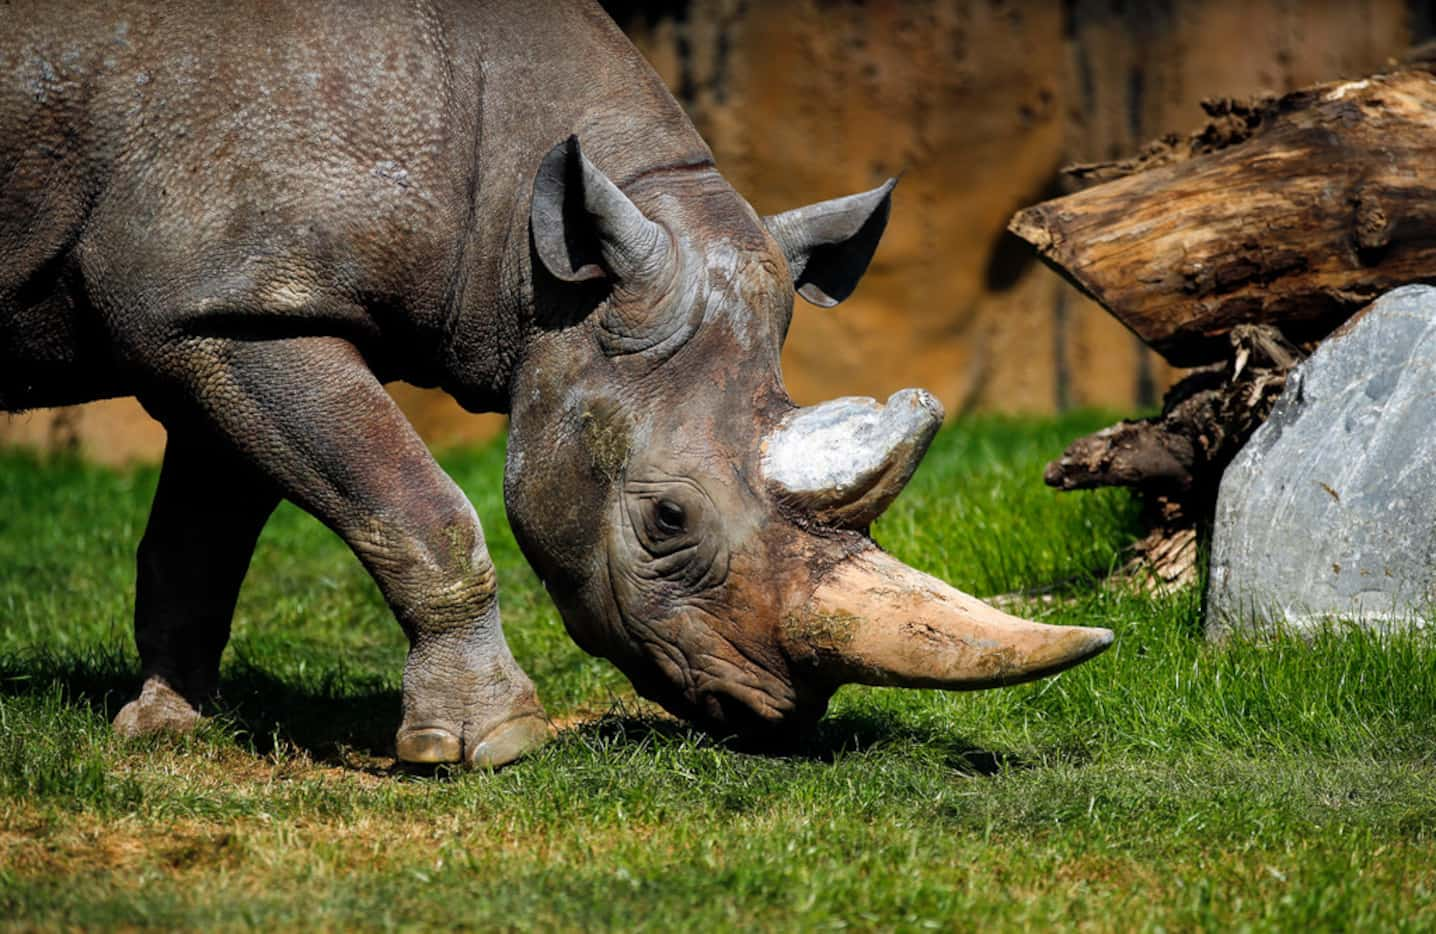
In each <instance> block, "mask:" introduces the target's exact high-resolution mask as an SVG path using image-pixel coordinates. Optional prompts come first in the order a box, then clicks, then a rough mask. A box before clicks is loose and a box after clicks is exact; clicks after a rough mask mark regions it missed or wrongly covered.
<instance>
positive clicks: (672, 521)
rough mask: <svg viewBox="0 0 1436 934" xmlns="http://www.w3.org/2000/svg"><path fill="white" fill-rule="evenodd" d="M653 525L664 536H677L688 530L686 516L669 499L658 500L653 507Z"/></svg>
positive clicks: (681, 509)
mask: <svg viewBox="0 0 1436 934" xmlns="http://www.w3.org/2000/svg"><path fill="white" fill-rule="evenodd" d="M653 524H654V525H655V526H657V529H658V531H659V532H662V533H663V534H664V535H679V534H682V533H683V532H684V531H685V530H686V529H687V528H688V515H687V513H685V512H684V511H683V507H682V506H680V505H678V504H677V503H675V502H674V501H673V500H671V499H660V500H659V501H658V502H657V503H656V504H655V505H654V507H653Z"/></svg>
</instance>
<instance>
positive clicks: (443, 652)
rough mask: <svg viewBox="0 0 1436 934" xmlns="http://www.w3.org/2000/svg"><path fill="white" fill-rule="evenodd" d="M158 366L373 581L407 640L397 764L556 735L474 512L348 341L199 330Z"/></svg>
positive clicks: (175, 398) (479, 754) (512, 753)
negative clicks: (506, 612)
mask: <svg viewBox="0 0 1436 934" xmlns="http://www.w3.org/2000/svg"><path fill="white" fill-rule="evenodd" d="M164 360H165V366H164V370H165V373H164V374H163V378H164V379H165V381H166V382H169V383H171V384H172V387H171V388H172V389H173V390H177V392H176V393H173V394H172V395H171V397H170V400H171V401H172V402H175V404H177V405H179V406H180V407H181V408H183V409H185V410H190V411H193V410H196V409H197V410H198V412H199V413H200V414H201V415H202V416H203V417H204V418H205V419H206V420H207V421H208V422H209V424H210V425H211V426H213V428H215V429H217V431H218V433H219V434H220V435H221V436H222V437H224V438H225V439H227V441H228V443H229V444H230V445H231V446H232V447H233V448H234V450H235V451H236V452H237V453H238V454H239V455H240V456H241V457H242V458H243V459H244V460H245V461H247V462H248V463H250V464H253V465H254V466H255V467H256V468H257V469H258V470H260V471H261V472H262V473H263V474H264V475H265V476H266V477H267V478H268V479H269V480H270V481H271V482H272V483H273V484H274V486H275V487H277V488H278V489H279V491H280V492H281V493H282V494H283V495H284V496H285V497H287V498H289V499H290V500H292V501H294V502H295V503H297V504H298V505H299V506H301V507H302V508H304V509H305V510H307V511H308V512H310V513H312V514H313V515H314V516H316V517H317V518H319V519H320V521H322V522H324V523H325V524H326V525H327V526H329V527H330V528H331V529H333V530H334V531H335V532H337V533H338V534H339V535H340V536H341V537H342V538H343V539H344V540H345V541H346V542H347V543H348V544H349V546H350V548H352V549H353V550H354V552H355V554H356V555H358V557H359V559H360V560H361V561H362V562H363V563H364V566H365V567H366V568H367V569H368V571H369V572H370V574H372V575H373V577H374V579H375V580H376V581H377V582H378V584H379V587H380V590H381V591H382V592H383V594H384V597H385V599H386V601H387V602H388V604H389V606H390V607H391V608H392V609H393V611H394V615H395V616H396V617H397V618H398V620H399V623H400V625H401V626H403V629H404V632H405V634H406V635H407V636H408V638H409V643H410V648H409V657H408V661H407V663H406V664H405V667H404V700H403V720H402V722H401V724H400V727H399V731H398V735H397V738H396V743H395V745H396V751H397V753H398V756H399V758H400V759H403V760H406V761H410V762H468V763H470V764H474V765H485V766H498V765H502V764H504V763H506V762H508V761H511V760H513V759H515V758H517V757H518V756H520V755H522V754H524V753H525V752H527V751H529V750H531V749H533V748H535V747H536V746H538V745H539V744H541V743H542V742H544V741H545V740H546V739H547V738H548V735H549V725H548V720H547V718H546V717H545V715H544V712H543V707H542V706H541V705H540V704H539V701H538V697H537V695H536V693H535V691H534V687H533V683H532V682H531V681H530V680H529V678H528V676H527V675H525V674H524V672H523V671H522V670H521V669H520V668H519V666H518V664H517V663H516V662H515V661H514V659H513V656H512V654H511V653H510V652H509V647H508V644H507V643H506V642H505V641H504V636H503V630H502V629H501V627H500V624H499V606H498V591H497V582H496V578H495V574H494V566H493V562H492V561H491V560H490V558H489V554H488V550H487V548H486V547H485V545H484V537H483V532H482V530H481V529H480V527H479V522H478V517H477V516H476V515H475V513H474V510H473V507H472V506H471V505H470V504H469V501H468V499H467V498H466V497H465V496H464V494H463V492H462V491H461V490H459V488H458V487H457V486H456V485H455V484H454V482H453V481H452V480H450V479H449V477H448V476H447V475H446V474H445V473H444V472H443V471H442V470H441V469H440V468H439V466H438V465H437V464H436V463H435V462H434V460H433V458H432V457H431V456H430V454H429V451H428V449H427V448H426V447H425V446H424V444H423V442H422V441H421V440H420V439H419V437H418V435H417V434H416V433H415V432H414V430H413V428H412V427H411V426H410V425H409V422H408V420H407V419H405V418H404V416H403V414H402V413H401V412H400V411H399V409H398V407H397V406H395V405H394V403H393V401H392V400H391V399H390V398H389V396H388V394H387V393H386V392H385V391H384V389H383V387H382V386H381V385H380V384H379V382H378V380H377V379H375V377H374V375H373V374H372V373H371V372H370V370H369V368H368V366H367V365H366V364H365V362H364V360H363V358H362V357H361V356H360V354H359V353H358V351H357V350H356V349H355V348H354V347H353V346H352V345H351V344H349V343H348V342H346V341H342V340H339V339H334V338H318V337H312V338H311V337H306V338H291V339H282V340H272V341H238V340H235V341H231V340H224V339H219V338H203V339H194V340H190V341H186V342H184V343H183V344H182V345H181V346H178V347H172V348H170V352H169V353H167V354H166V355H165V357H164ZM173 384H177V385H173Z"/></svg>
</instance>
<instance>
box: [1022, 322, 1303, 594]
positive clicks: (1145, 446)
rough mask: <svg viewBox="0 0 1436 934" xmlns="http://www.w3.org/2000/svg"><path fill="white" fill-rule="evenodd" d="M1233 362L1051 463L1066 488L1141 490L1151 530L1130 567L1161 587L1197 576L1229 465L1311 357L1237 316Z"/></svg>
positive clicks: (1205, 372)
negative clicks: (1157, 409) (1202, 535)
mask: <svg viewBox="0 0 1436 934" xmlns="http://www.w3.org/2000/svg"><path fill="white" fill-rule="evenodd" d="M1228 341H1229V347H1230V353H1229V356H1228V359H1227V362H1226V363H1224V364H1221V365H1217V366H1209V367H1204V368H1202V369H1199V370H1196V371H1195V372H1193V373H1192V374H1191V375H1189V376H1187V377H1186V378H1185V379H1183V380H1182V381H1181V382H1179V383H1177V384H1176V385H1174V386H1173V387H1172V388H1171V389H1170V390H1168V391H1167V395H1166V398H1165V399H1164V400H1163V403H1162V413H1161V414H1160V415H1158V416H1155V417H1152V418H1143V419H1134V420H1128V421H1123V422H1119V423H1118V424H1116V425H1113V426H1111V427H1109V428H1104V429H1102V430H1101V431H1099V432H1097V433H1096V434H1092V435H1088V436H1087V437H1085V438H1078V439H1077V440H1076V441H1074V442H1072V444H1070V445H1069V446H1068V447H1067V450H1066V451H1065V452H1064V453H1063V455H1062V457H1061V458H1060V459H1058V460H1055V461H1053V462H1052V463H1050V464H1048V465H1047V471H1046V474H1045V476H1044V480H1045V481H1046V482H1047V485H1048V486H1052V487H1056V488H1057V489H1059V490H1083V489H1092V488H1095V487H1103V486H1124V487H1129V488H1131V489H1133V490H1135V491H1136V492H1137V493H1139V494H1141V496H1142V499H1143V505H1144V515H1143V522H1144V524H1145V526H1146V529H1147V534H1146V535H1145V536H1144V537H1143V538H1142V539H1141V540H1140V541H1138V542H1137V543H1136V544H1135V545H1134V546H1133V551H1134V557H1133V560H1132V561H1130V562H1129V563H1128V565H1127V567H1126V568H1125V569H1124V570H1125V571H1126V572H1127V574H1128V575H1129V576H1139V577H1140V576H1141V574H1140V573H1139V572H1147V573H1148V574H1150V577H1149V578H1148V580H1149V582H1150V583H1153V584H1155V585H1157V586H1158V587H1171V586H1178V585H1183V584H1186V583H1190V582H1192V581H1195V580H1196V576H1197V567H1196V562H1197V555H1198V550H1199V549H1198V539H1199V535H1198V532H1199V530H1204V529H1205V527H1206V526H1207V524H1208V523H1209V522H1210V520H1211V516H1212V512H1213V510H1214V508H1215V506H1216V501H1217V486H1218V484H1220V483H1221V478H1222V473H1223V471H1225V470H1226V467H1227V465H1228V464H1230V463H1231V461H1232V459H1233V458H1234V457H1236V455H1237V452H1238V451H1240V450H1241V448H1242V445H1244V444H1245V443H1246V442H1247V439H1248V438H1250V437H1251V435H1252V432H1254V431H1256V430H1257V428H1258V427H1260V425H1261V424H1262V422H1264V421H1266V419H1267V416H1268V415H1270V414H1271V409H1272V406H1273V405H1275V404H1276V400H1277V398H1278V397H1280V395H1281V391H1282V389H1283V388H1284V387H1285V385H1286V374H1287V371H1288V370H1290V369H1291V368H1292V367H1293V366H1295V365H1296V364H1297V363H1299V362H1301V360H1302V359H1304V358H1305V356H1306V354H1305V352H1304V351H1303V349H1301V348H1299V347H1296V346H1294V345H1293V344H1291V343H1290V342H1289V341H1287V340H1286V339H1285V338H1284V337H1282V335H1281V333H1280V332H1279V331H1277V330H1276V329H1275V328H1273V327H1270V326H1267V325H1253V324H1242V325H1237V326H1236V327H1235V328H1233V329H1232V331H1231V333H1230V334H1229V335H1228Z"/></svg>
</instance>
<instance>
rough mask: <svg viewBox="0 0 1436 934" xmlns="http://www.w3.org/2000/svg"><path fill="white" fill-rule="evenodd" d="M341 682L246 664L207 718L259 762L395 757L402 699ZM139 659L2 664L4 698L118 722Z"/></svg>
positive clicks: (228, 680)
mask: <svg viewBox="0 0 1436 934" xmlns="http://www.w3.org/2000/svg"><path fill="white" fill-rule="evenodd" d="M333 680H334V681H335V682H336V683H332V684H321V685H319V686H317V687H310V686H297V685H295V684H292V683H290V682H286V681H284V680H281V679H279V678H276V677H274V676H272V675H270V674H268V673H266V672H265V671H264V670H263V669H260V668H256V667H253V666H249V665H240V666H238V670H237V671H236V670H234V669H233V668H231V669H230V670H227V671H226V672H225V674H224V677H222V678H221V680H220V695H219V697H218V698H215V699H214V700H212V701H210V702H209V703H207V704H206V705H205V708H204V712H205V713H206V714H208V715H213V716H216V717H218V718H219V719H220V720H221V721H223V722H224V723H225V724H226V726H227V728H228V729H227V732H230V733H232V734H233V735H234V737H235V739H236V740H237V741H238V742H239V743H241V744H242V745H244V746H246V747H248V748H251V749H253V750H254V751H255V752H256V753H258V754H260V755H264V754H268V753H270V752H272V751H274V750H275V749H276V748H278V747H279V746H280V745H282V744H283V745H288V746H291V747H294V748H296V749H299V750H302V751H304V752H305V753H307V754H308V755H309V756H310V757H311V758H313V759H314V760H315V761H318V762H323V763H331V764H341V765H351V764H353V760H354V754H355V753H358V754H359V755H360V757H361V758H363V757H371V758H372V757H388V756H392V755H393V754H394V731H395V730H396V729H397V728H398V725H399V701H400V698H399V692H398V691H395V690H392V689H390V688H387V687H383V686H380V685H378V684H368V683H363V682H359V683H355V682H354V681H353V680H352V679H351V680H350V681H349V682H348V683H344V684H340V683H337V682H339V681H342V680H344V679H342V677H341V678H335V679H333ZM139 684H140V673H139V669H138V667H137V666H136V665H135V663H134V661H133V659H132V658H129V657H127V656H125V655H123V654H121V653H119V652H107V651H105V650H95V651H92V652H90V653H88V654H85V655H70V654H62V653H34V654H28V655H24V656H18V657H10V658H3V659H0V697H5V696H9V697H24V696H38V695H42V694H46V693H50V692H53V691H55V690H56V689H57V688H58V690H59V691H60V692H61V693H62V695H63V697H64V699H65V702H66V703H69V704H72V705H74V706H78V707H87V708H89V710H90V711H91V712H93V713H94V714H95V715H96V716H97V717H101V718H103V719H105V720H110V719H112V718H113V717H114V716H115V714H116V713H118V712H119V709H120V708H121V707H122V706H124V704H126V703H127V702H128V701H130V700H131V699H132V698H133V697H134V696H135V694H136V693H137V692H138V690H139Z"/></svg>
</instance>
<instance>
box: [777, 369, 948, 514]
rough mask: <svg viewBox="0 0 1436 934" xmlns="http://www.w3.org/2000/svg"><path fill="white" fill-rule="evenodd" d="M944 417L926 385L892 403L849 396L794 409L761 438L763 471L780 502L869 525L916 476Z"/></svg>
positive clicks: (901, 394)
mask: <svg viewBox="0 0 1436 934" xmlns="http://www.w3.org/2000/svg"><path fill="white" fill-rule="evenodd" d="M942 416H943V412H942V404H941V403H940V402H938V401H937V400H936V399H934V398H933V397H932V394H931V393H928V392H925V391H924V390H921V389H904V390H902V391H901V392H898V393H894V394H893V396H892V397H891V398H890V399H888V401H887V404H886V405H879V404H878V402H877V401H876V400H873V399H860V398H854V397H849V398H843V399H834V400H832V401H831V402H824V403H822V404H821V405H814V406H809V407H807V408H801V409H794V410H793V411H791V412H789V413H788V414H787V415H786V416H785V417H784V418H783V420H782V421H780V422H779V423H778V426H777V428H775V429H774V430H773V432H772V433H771V434H770V435H769V436H768V437H767V438H766V439H765V440H764V442H763V457H762V471H763V478H764V480H765V482H766V483H767V484H768V488H769V490H770V491H771V492H772V493H773V494H774V496H776V497H777V498H778V499H779V500H780V501H782V502H784V503H786V504H788V505H789V506H792V507H794V508H797V509H799V510H800V511H802V512H804V513H806V514H808V515H811V516H812V517H813V518H815V519H817V520H818V521H819V522H820V523H822V524H824V525H830V526H836V527H839V528H848V529H861V528H866V527H867V526H869V525H871V524H872V521H873V520H874V519H876V518H877V517H878V516H879V515H881V514H882V512H883V510H884V509H887V507H888V505H889V504H890V503H891V502H892V501H893V500H894V499H895V498H897V495H898V494H899V493H901V492H902V489H903V487H905V486H906V485H907V482H908V480H910V479H911V478H912V474H913V471H914V470H916V469H917V465H918V462H919V461H921V460H922V456H923V455H924V454H925V453H927V446H928V445H929V444H931V443H932V438H933V435H935V434H936V433H937V430H938V428H940V427H941V426H942Z"/></svg>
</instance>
